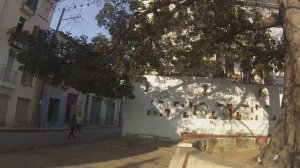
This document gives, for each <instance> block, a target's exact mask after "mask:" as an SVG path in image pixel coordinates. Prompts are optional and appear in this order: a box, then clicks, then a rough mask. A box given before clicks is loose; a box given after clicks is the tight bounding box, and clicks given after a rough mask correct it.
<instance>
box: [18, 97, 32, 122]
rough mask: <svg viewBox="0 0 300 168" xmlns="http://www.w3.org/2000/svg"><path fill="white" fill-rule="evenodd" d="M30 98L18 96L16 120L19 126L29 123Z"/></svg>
mask: <svg viewBox="0 0 300 168" xmlns="http://www.w3.org/2000/svg"><path fill="white" fill-rule="evenodd" d="M29 103H30V99H26V98H22V97H18V101H17V107H16V117H15V121H16V123H17V124H18V125H19V126H25V125H27V124H28V120H27V117H28V110H29Z"/></svg>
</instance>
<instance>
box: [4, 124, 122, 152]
mask: <svg viewBox="0 0 300 168" xmlns="http://www.w3.org/2000/svg"><path fill="white" fill-rule="evenodd" d="M69 132H70V131H69V129H67V128H18V129H16V128H0V152H13V151H19V150H25V149H32V148H40V147H48V146H55V145H66V144H72V143H79V142H92V141H97V140H103V139H107V138H112V137H118V136H120V135H121V128H120V127H105V128H103V127H83V128H82V132H81V134H77V136H76V138H75V139H68V134H69Z"/></svg>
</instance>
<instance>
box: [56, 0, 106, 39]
mask: <svg viewBox="0 0 300 168" xmlns="http://www.w3.org/2000/svg"><path fill="white" fill-rule="evenodd" d="M88 4H89V6H88ZM81 5H82V7H80V6H81ZM74 6H76V8H74ZM64 7H65V8H66V11H65V13H64V16H63V19H67V18H71V17H76V16H79V15H80V16H81V17H80V18H76V19H68V20H62V22H61V25H60V28H59V30H60V31H63V32H71V33H72V35H73V36H81V35H86V36H88V37H89V38H92V37H95V36H97V34H98V33H101V34H104V35H105V36H107V37H109V33H108V32H107V31H106V30H105V29H104V28H100V27H99V26H98V25H97V22H96V20H95V16H96V15H97V14H98V12H99V10H100V9H101V4H97V3H94V0H61V2H59V3H58V5H57V7H56V9H55V13H54V16H53V19H52V22H51V25H50V27H51V28H53V29H56V26H57V24H58V20H59V17H60V15H61V12H62V9H63V8H64Z"/></svg>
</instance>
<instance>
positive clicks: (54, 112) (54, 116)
mask: <svg viewBox="0 0 300 168" xmlns="http://www.w3.org/2000/svg"><path fill="white" fill-rule="evenodd" d="M58 114H59V99H55V98H50V100H49V108H48V119H47V121H48V123H50V124H56V123H57V120H58Z"/></svg>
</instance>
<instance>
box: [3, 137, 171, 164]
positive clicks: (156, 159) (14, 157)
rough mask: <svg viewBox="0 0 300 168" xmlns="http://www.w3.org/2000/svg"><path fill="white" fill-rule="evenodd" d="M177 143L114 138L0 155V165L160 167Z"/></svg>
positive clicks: (169, 158) (167, 162)
mask: <svg viewBox="0 0 300 168" xmlns="http://www.w3.org/2000/svg"><path fill="white" fill-rule="evenodd" d="M175 146H176V142H168V141H159V140H147V139H136V138H135V139H125V138H113V139H108V140H103V141H98V142H89V143H76V144H70V145H66V146H56V147H48V148H41V149H33V150H27V151H19V152H10V153H2V154H0V167H10V168H14V167H16V168H18V167H22V168H50V167H75V168H78V167H83V168H93V167H95V168H96V167H97V168H102V167H103V168H105V167H107V168H125V167H138V168H145V167H149V168H150V167H151V168H156V167H157V168H161V167H168V165H169V162H170V160H171V157H172V154H173V152H174V150H175Z"/></svg>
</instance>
